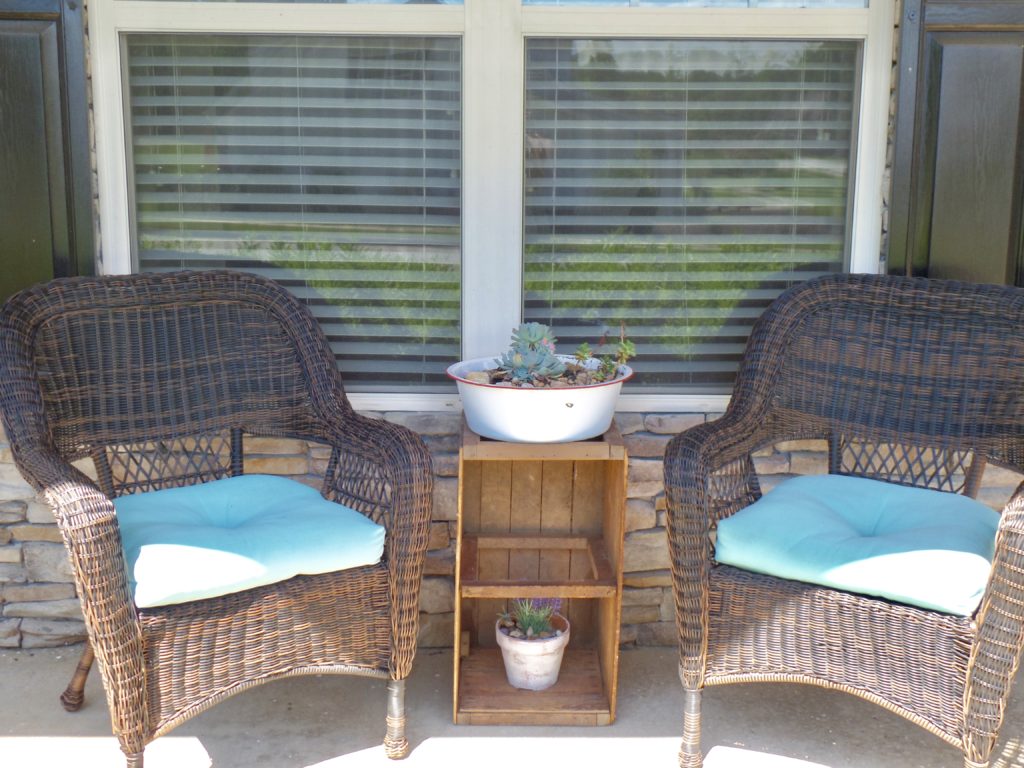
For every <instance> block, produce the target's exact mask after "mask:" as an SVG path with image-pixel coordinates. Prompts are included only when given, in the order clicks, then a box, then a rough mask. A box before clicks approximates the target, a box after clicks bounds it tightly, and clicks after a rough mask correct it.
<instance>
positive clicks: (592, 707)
mask: <svg viewBox="0 0 1024 768" xmlns="http://www.w3.org/2000/svg"><path fill="white" fill-rule="evenodd" d="M626 473H627V456H626V450H625V446H624V445H623V443H622V437H621V436H620V435H619V432H618V430H617V428H616V427H615V426H614V425H613V426H612V428H611V429H610V430H609V431H608V432H607V433H605V434H604V435H602V436H601V437H600V438H596V439H594V440H586V441H580V442H573V443H553V444H546V445H535V444H525V443H504V442H500V441H495V440H488V439H485V438H481V437H479V436H478V435H476V434H475V433H474V432H472V431H471V430H470V429H469V428H468V427H467V426H465V424H463V431H462V447H461V450H460V453H459V522H458V536H457V548H456V576H455V587H456V601H455V675H454V686H455V690H454V719H455V722H456V723H462V724H523V725H529V724H538V725H552V724H555V725H606V724H608V723H611V722H612V721H613V720H614V719H615V701H616V692H617V680H618V661H619V654H618V646H619V625H620V619H621V606H622V546H623V544H622V541H623V525H624V514H625V495H626V493H625V491H626ZM515 597H559V598H562V601H563V602H562V605H563V608H562V612H563V613H564V614H565V615H566V617H567V618H568V619H569V621H570V622H571V624H572V637H571V640H570V642H569V647H568V648H567V649H566V655H565V658H564V660H563V662H562V670H561V673H560V674H559V680H558V683H557V684H556V685H555V686H554V687H552V688H550V689H548V690H547V691H521V690H518V689H515V688H513V687H512V686H510V685H509V684H508V682H507V680H506V679H505V671H504V667H503V666H502V661H501V652H500V651H499V650H498V649H497V647H496V643H495V640H494V624H495V621H496V619H497V616H498V614H499V613H501V612H502V611H504V610H505V608H506V605H507V601H508V600H509V599H511V598H515Z"/></svg>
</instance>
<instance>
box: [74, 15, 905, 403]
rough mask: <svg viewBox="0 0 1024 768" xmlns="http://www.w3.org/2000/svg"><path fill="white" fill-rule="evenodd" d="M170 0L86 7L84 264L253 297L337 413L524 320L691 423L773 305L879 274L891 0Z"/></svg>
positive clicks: (410, 393) (492, 347) (439, 389)
mask: <svg viewBox="0 0 1024 768" xmlns="http://www.w3.org/2000/svg"><path fill="white" fill-rule="evenodd" d="M199 1H200V0H197V2H199ZM181 7H182V6H181V4H180V3H163V2H153V1H152V0H95V2H94V6H93V11H94V18H93V24H92V25H91V29H90V36H91V45H92V63H93V72H94V78H93V83H94V86H93V87H94V99H95V104H96V136H97V155H98V165H99V185H100V205H101V230H102V237H103V240H102V257H103V269H104V270H105V271H107V272H119V271H128V270H131V269H175V268H180V267H182V266H195V267H201V268H206V267H221V266H231V267H239V268H244V269H247V270H252V271H261V272H264V273H265V274H268V275H271V276H273V277H275V278H277V279H280V280H282V281H283V282H285V283H286V284H288V285H289V286H290V287H291V288H292V289H293V290H294V291H295V292H296V293H297V294H298V295H299V296H300V297H301V298H302V299H303V300H305V301H306V302H307V303H308V304H309V305H310V306H311V308H312V309H313V311H314V313H315V314H316V315H317V316H318V318H320V320H321V322H322V323H323V326H324V329H325V331H326V332H327V335H328V338H329V339H330V342H331V344H332V346H333V348H334V350H335V352H336V354H337V355H338V359H339V365H340V366H341V367H342V369H343V371H344V372H345V377H346V382H347V384H348V386H349V389H350V390H351V391H353V392H354V394H353V402H354V403H355V404H356V406H357V407H359V408H366V409H386V408H401V409H413V410H420V409H423V410H426V409H431V408H435V407H441V408H445V407H457V402H458V401H457V397H456V396H455V395H454V392H453V390H452V389H451V388H450V387H449V385H448V384H447V382H446V381H445V379H444V376H443V372H444V368H445V367H446V365H447V364H448V363H449V362H452V361H454V360H456V359H458V358H460V357H464V358H469V357H478V356H482V355H486V354H493V353H496V352H499V351H501V350H502V349H504V347H505V346H506V345H507V342H508V337H509V335H510V331H511V329H512V327H513V326H514V325H515V324H516V323H518V322H520V321H521V320H523V319H526V320H538V321H543V322H549V323H551V324H552V325H553V326H554V328H555V332H556V334H557V335H558V336H559V337H560V338H561V339H562V340H563V341H564V342H565V343H566V345H569V346H571V345H572V344H573V343H575V342H577V341H582V340H587V341H590V342H591V344H593V343H594V342H595V341H596V340H597V339H598V338H599V337H600V335H602V334H604V333H605V332H607V333H608V334H609V335H612V334H616V333H617V332H618V327H619V323H620V322H621V323H624V324H625V326H626V330H627V333H629V334H630V336H631V337H632V338H633V339H634V340H635V341H636V342H637V345H638V348H639V352H640V356H639V357H638V360H637V366H636V367H637V369H638V372H639V376H638V378H637V380H636V381H635V382H632V383H631V385H630V387H629V388H628V390H629V391H628V392H626V393H624V395H623V397H622V399H621V400H620V404H621V407H622V408H624V409H636V410H673V409H680V410H698V409H704V410H719V409H721V408H723V407H724V405H725V401H726V397H727V395H726V394H725V393H727V391H728V387H729V383H730V381H731V376H732V374H733V370H734V368H735V364H736V359H737V356H738V354H739V351H740V350H741V349H742V346H743V344H744V340H745V336H746V333H747V331H748V329H749V324H750V322H752V320H753V318H754V317H756V316H757V314H759V312H760V311H761V310H762V308H763V307H764V306H765V305H766V304H767V302H769V301H770V300H771V298H772V297H773V296H774V295H776V294H777V293H778V292H779V291H781V290H783V289H784V288H785V287H786V286H787V285H789V284H790V283H792V282H795V281H798V280H801V279H804V278H806V277H809V276H811V275H813V274H819V273H823V272H830V271H836V270H842V269H851V270H854V271H876V270H877V269H878V256H879V243H880V237H881V207H882V204H881V188H882V171H883V168H884V153H885V140H886V120H887V114H888V97H889V90H890V79H891V52H892V32H893V24H894V21H895V19H894V9H893V2H892V0H871V2H870V4H868V3H866V2H864V0H799V1H798V0H759V1H758V2H754V0H742V2H740V1H739V0H737V1H736V2H733V0H700V2H696V1H695V2H690V1H689V0H686V1H685V2H660V1H659V0H621V2H615V3H612V2H610V0H609V1H608V2H606V1H605V0H591V1H590V2H574V1H573V0H550V1H548V2H541V1H540V0H520V2H515V1H514V0H503V1H502V2H496V1H495V0H464V1H463V2H461V3H459V2H447V0H446V2H441V3H437V2H433V3H427V2H414V3H398V2H384V1H382V0H376V1H375V2H369V1H368V2H360V3H355V2H346V3H342V2H338V1H337V0H335V1H334V2H296V3H294V4H292V5H290V6H289V8H288V10H287V11H282V10H280V9H279V8H276V7H274V6H273V5H266V4H264V3H261V2H244V1H243V2H231V3H227V2H203V5H202V8H203V12H202V13H195V14H187V13H183V12H182V10H181Z"/></svg>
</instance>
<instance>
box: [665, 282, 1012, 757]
mask: <svg viewBox="0 0 1024 768" xmlns="http://www.w3.org/2000/svg"><path fill="white" fill-rule="evenodd" d="M803 439H819V440H824V441H827V445H828V448H829V453H828V464H829V472H831V473H835V474H842V475H854V476H863V477H868V478H873V479H876V480H883V481H888V482H891V483H897V484H901V485H910V486H919V487H925V488H931V489H937V490H943V491H953V492H959V493H963V494H966V495H968V496H974V495H975V494H976V493H977V491H978V488H979V484H980V482H981V478H982V474H983V471H984V468H985V465H986V463H993V464H997V465H1000V466H1003V467H1007V468H1011V469H1013V470H1016V471H1018V472H1024V291H1021V290H1018V289H1014V288H1004V287H996V286H972V285H962V284H957V283H949V282H939V281H932V282H929V281H926V280H921V279H908V278H887V277H878V276H864V275H849V276H832V277H828V278H822V279H818V280H813V281H810V282H808V283H805V284H803V285H800V286H797V287H795V288H792V289H790V290H789V291H788V292H786V293H785V294H783V295H782V296H781V297H780V298H779V299H778V300H777V301H776V302H775V303H774V304H773V305H772V306H771V307H770V308H769V309H768V311H767V312H766V313H765V314H764V315H763V316H762V317H761V319H760V320H759V321H758V323H757V324H756V326H755V328H754V330H753V333H752V335H751V337H750V340H749V343H748V346H747V350H746V353H745V356H744V360H743V364H742V366H741V369H740V373H739V376H738V379H737V381H736V386H735V391H734V393H733V397H732V400H731V402H730V405H729V408H728V410H727V411H726V413H725V414H724V415H723V416H722V417H721V418H720V419H718V420H717V421H714V422H710V423H707V424H702V425H699V426H697V427H695V428H693V429H689V430H687V431H685V432H683V433H681V434H679V435H677V436H676V437H675V438H674V439H673V440H672V441H671V443H670V444H669V445H668V446H667V450H666V453H665V484H666V491H667V496H668V517H669V548H670V552H671V559H672V579H673V590H674V595H675V604H676V623H677V627H678V631H679V642H680V648H679V670H680V677H681V679H682V682H683V686H684V688H685V706H684V719H683V742H682V748H681V750H680V754H679V764H680V765H681V766H684V768H696V767H697V766H700V765H701V764H702V756H701V751H700V699H701V691H702V689H703V688H704V687H705V686H708V685H720V684H725V683H745V682H798V683H809V684H813V685H818V686H822V687H825V688H831V689H837V690H842V691H846V692H848V693H852V694H855V695H857V696H861V697H863V698H865V699H868V700H869V701H873V702H875V703H876V704H880V705H881V706H883V707H886V708H887V709H889V710H892V711H894V712H896V713H898V714H900V715H902V716H903V717H906V718H907V719H909V720H911V721H912V722H914V723H917V724H918V725H920V726H923V727H924V728H926V729H927V730H929V731H930V732H932V733H934V734H936V735H938V736H940V737H942V738H943V739H945V740H946V741H947V742H949V743H950V744H953V745H954V746H956V747H957V748H959V749H960V750H962V752H963V755H964V764H965V765H966V766H969V767H971V768H977V767H978V766H987V765H988V762H989V758H990V754H991V752H992V749H993V746H994V743H995V740H996V738H997V733H998V730H999V726H1000V724H1001V722H1002V718H1003V712H1004V708H1005V705H1006V701H1007V698H1008V696H1009V689H1010V686H1011V683H1012V680H1013V677H1014V674H1015V671H1016V668H1017V665H1018V663H1019V661H1020V656H1021V648H1022V645H1024V485H1022V486H1021V487H1019V488H1018V489H1017V491H1016V493H1015V494H1014V495H1013V497H1012V499H1011V500H1010V502H1009V504H1008V505H1007V506H1006V508H1005V509H1004V510H1003V511H1002V514H1001V519H1000V523H999V531H998V534H997V542H996V554H995V560H994V563H993V566H992V570H991V575H990V577H989V582H988V586H987V589H986V591H985V593H984V597H983V598H982V602H981V605H980V607H979V608H978V610H977V611H976V613H975V614H974V615H973V616H968V617H961V616H953V615H949V614H944V613H937V612H932V611H928V610H924V609H920V608H914V607H910V606H906V605H900V604H897V603H894V602H889V601H886V600H883V599H876V598H871V597H864V596H861V595H857V594H851V593H847V592H841V591H837V590H832V589H828V588H825V587H818V586H815V585H812V584H806V583H800V582H796V581H788V580H784V579H779V578H774V577H771V576H765V575H760V574H757V573H752V572H749V571H745V570H741V569H739V568H735V567H731V566H727V565H723V564H719V563H716V562H715V560H714V554H715V553H714V542H713V538H712V535H713V532H714V531H715V529H716V526H717V524H718V522H719V521H720V520H723V519H724V518H726V517H729V516H731V515H733V514H734V513H735V512H737V511H738V510H740V509H742V508H744V507H746V506H748V505H749V504H751V503H752V502H754V501H755V500H756V499H758V498H759V497H760V496H761V490H760V487H759V484H758V478H757V475H756V474H755V469H754V461H753V459H752V456H753V455H754V453H755V452H756V451H757V450H758V449H761V448H765V447H766V446H771V445H772V444H774V443H777V442H778V441H783V440H803Z"/></svg>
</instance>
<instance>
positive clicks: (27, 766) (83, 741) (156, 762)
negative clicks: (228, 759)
mask: <svg viewBox="0 0 1024 768" xmlns="http://www.w3.org/2000/svg"><path fill="white" fill-rule="evenodd" d="M0 755H3V760H2V762H3V765H4V767H5V768H40V766H51V765H73V766H75V768H111V767H112V766H115V767H116V766H123V765H124V754H123V753H122V752H121V749H120V747H118V745H117V739H115V738H114V737H113V736H110V737H103V738H100V737H89V736H80V737H76V736H4V737H0ZM211 764H212V761H211V760H210V755H209V754H208V753H207V751H206V749H205V748H204V747H203V745H202V743H201V742H200V741H199V739H196V738H188V737H181V738H175V737H174V736H165V737H163V738H160V739H157V740H156V741H154V742H152V743H151V744H150V745H149V746H147V747H146V768H210V766H211Z"/></svg>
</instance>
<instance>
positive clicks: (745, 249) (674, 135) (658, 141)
mask: <svg viewBox="0 0 1024 768" xmlns="http://www.w3.org/2000/svg"><path fill="white" fill-rule="evenodd" d="M858 57H859V46H858V44H857V43H853V42H846V41H834V42H804V41H799V42H794V41H701V40H678V41H670V40H607V39H602V40H566V39H562V40H559V39H532V40H529V41H528V44H527V72H526V76H527V84H526V182H525V183H526V201H525V205H526V208H525V254H524V296H523V306H524V316H525V319H526V320H532V321H536V322H542V323H547V324H549V325H551V326H553V327H554V329H555V333H556V335H557V336H558V337H559V346H560V348H561V349H566V348H568V349H572V348H573V347H575V345H577V344H579V343H580V342H582V341H587V342H589V343H590V344H591V346H595V342H598V341H600V340H601V339H602V337H606V336H607V337H615V336H617V335H618V332H619V329H620V325H624V326H625V328H626V331H627V333H628V335H629V336H630V338H631V339H632V340H633V341H634V343H635V344H636V347H637V349H638V352H639V357H638V359H637V361H636V367H637V370H638V374H639V375H638V379H637V382H636V386H643V387H647V388H648V391H658V390H659V389H661V390H668V389H671V388H675V390H676V391H678V388H679V387H680V386H689V387H692V388H694V389H699V390H702V391H709V392H710V391H724V390H726V389H727V388H728V387H729V385H730V384H731V382H732V380H733V377H734V374H735V371H736V368H737V364H738V361H739V358H740V355H741V353H742V351H743V348H744V345H745V342H746V337H747V335H748V334H749V331H750V327H751V324H752V323H753V321H754V320H755V319H756V318H757V317H758V316H759V315H760V314H761V312H762V311H763V310H764V309H765V307H767V305H768V304H769V303H770V302H771V301H772V299H774V298H775V297H776V296H777V295H778V294H779V293H780V292H781V291H782V290H784V289H785V288H786V287H788V286H790V285H793V284H794V283H796V282H799V281H802V280H805V279H808V278H810V277H813V276H816V275H821V274H824V273H828V272H836V271H841V270H842V269H844V266H845V254H846V249H847V240H848V232H847V218H848V213H849V207H850V195H849V193H848V188H849V180H850V161H851V151H852V148H853V146H854V125H855V120H856V117H855V103H856V83H857V79H858V77H857V75H858ZM631 386H634V385H631Z"/></svg>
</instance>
